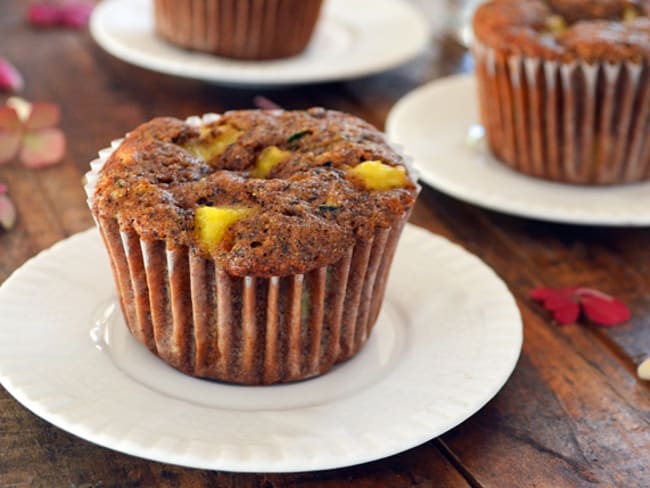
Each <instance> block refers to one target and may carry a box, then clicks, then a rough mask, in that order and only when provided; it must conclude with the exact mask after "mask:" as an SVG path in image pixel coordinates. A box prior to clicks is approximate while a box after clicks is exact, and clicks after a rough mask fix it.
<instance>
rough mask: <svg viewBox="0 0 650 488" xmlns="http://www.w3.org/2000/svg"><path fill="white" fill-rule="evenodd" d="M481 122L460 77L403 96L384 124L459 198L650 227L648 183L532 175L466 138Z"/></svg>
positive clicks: (436, 182) (569, 218) (530, 212)
mask: <svg viewBox="0 0 650 488" xmlns="http://www.w3.org/2000/svg"><path fill="white" fill-rule="evenodd" d="M478 123H479V114H478V100H477V89H476V81H475V79H474V77H473V76H468V75H459V76H452V77H449V78H443V79H440V80H436V81H433V82H431V83H429V84H427V85H424V86H422V87H420V88H418V89H416V90H415V91H413V92H412V93H410V94H408V95H406V96H405V97H404V98H402V99H401V100H400V101H399V102H398V103H397V104H396V105H395V106H394V107H393V109H392V110H391V112H390V114H389V116H388V120H387V122H386V130H387V133H388V137H389V138H390V140H391V141H393V142H396V143H398V144H401V145H403V146H404V147H405V150H406V152H407V153H408V154H409V155H410V156H412V157H413V158H414V159H415V162H416V167H417V168H418V170H419V171H420V179H421V180H422V181H424V182H425V183H427V184H428V185H430V186H432V187H433V188H435V189H437V190H440V191H442V192H444V193H447V194H449V195H451V196H453V197H456V198H458V199H460V200H464V201H466V202H469V203H473V204H475V205H478V206H481V207H485V208H489V209H491V210H496V211H499V212H503V213H507V214H512V215H518V216H521V217H531V218H535V219H539V220H548V221H553V222H563V223H570V224H586V225H607V226H647V225H650V183H635V184H628V185H614V186H603V187H594V186H592V187H588V186H578V185H568V184H563V183H554V182H551V181H546V180H542V179H537V178H531V177H529V176H526V175H523V174H520V173H517V172H515V171H513V170H511V169H510V168H508V167H507V166H505V165H504V164H501V163H500V162H499V161H497V160H496V159H495V158H494V157H493V156H492V154H491V153H490V151H489V150H488V148H487V144H485V141H481V142H479V143H475V144H468V133H469V131H470V129H472V128H474V129H476V128H477V124H478Z"/></svg>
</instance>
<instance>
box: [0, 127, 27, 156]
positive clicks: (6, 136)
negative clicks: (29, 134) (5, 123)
mask: <svg viewBox="0 0 650 488" xmlns="http://www.w3.org/2000/svg"><path fill="white" fill-rule="evenodd" d="M22 139H23V134H22V132H0V164H4V163H8V162H9V161H11V160H12V159H14V158H15V157H16V156H17V155H18V151H19V150H20V144H21V143H22Z"/></svg>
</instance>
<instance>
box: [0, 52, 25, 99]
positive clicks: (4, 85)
mask: <svg viewBox="0 0 650 488" xmlns="http://www.w3.org/2000/svg"><path fill="white" fill-rule="evenodd" d="M24 84H25V82H24V80H23V77H22V75H21V74H20V72H19V71H18V70H17V69H16V67H15V66H14V65H13V64H11V63H10V62H9V61H7V60H6V59H4V58H0V90H6V91H13V92H17V91H20V90H22V89H23V86H24Z"/></svg>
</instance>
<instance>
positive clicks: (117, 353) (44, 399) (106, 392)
mask: <svg viewBox="0 0 650 488" xmlns="http://www.w3.org/2000/svg"><path fill="white" fill-rule="evenodd" d="M105 254H106V253H105V251H104V248H103V246H102V244H101V240H100V238H99V235H98V233H97V231H96V230H94V229H92V230H88V231H86V232H83V233H80V234H77V235H75V236H72V237H70V238H69V239H66V240H65V241H62V242H60V243H58V244H56V245H55V246H54V247H52V248H51V249H49V250H47V251H45V252H43V253H41V254H40V255H38V256H37V257H36V258H34V259H32V260H30V261H29V262H28V263H27V264H25V265H24V266H23V267H22V268H20V269H19V270H18V271H16V272H15V273H14V274H13V275H12V276H11V277H10V278H9V279H8V280H7V281H6V282H5V283H4V284H3V285H2V286H1V287H0V317H2V327H0V381H1V382H2V385H3V386H4V387H5V388H6V389H7V390H8V391H9V393H11V394H12V395H13V396H14V397H15V398H16V399H17V400H18V401H19V402H21V403H22V404H23V405H25V406H26V407H27V408H29V409H30V410H31V411H32V412H34V413H35V414H36V415H38V416H40V417H42V418H44V419H45V420H47V421H49V422H51V423H52V424H54V425H56V426H58V427H60V428H62V429H64V430H67V431H68V432H71V433H73V434H76V435H78V436H79V437H82V438H84V439H87V440H89V441H91V442H94V443H96V444H99V445H102V446H106V447H109V448H111V449H115V450H118V451H122V452H125V453H128V454H132V455H134V456H140V457H143V458H147V459H153V460H157V461H161V462H166V463H173V464H179V465H184V466H191V467H197V468H204V469H219V470H230V471H249V472H290V471H312V470H320V469H329V468H336V467H342V466H348V465H353V464H358V463H363V462H366V461H371V460H374V459H379V458H382V457H385V456H389V455H392V454H395V453H397V452H400V451H403V450H405V449H408V448H411V447H413V446H417V445H419V444H421V443H423V442H426V441H427V440H429V439H431V438H433V437H435V436H438V435H440V434H442V433H443V432H445V431H447V430H449V429H451V428H452V427H454V426H455V425H457V424H459V423H460V422H462V421H463V420H465V419H466V418H467V417H469V416H470V415H472V414H473V413H474V412H476V411H477V410H478V409H479V408H481V407H482V406H483V405H484V404H485V403H486V402H487V401H488V400H489V399H490V398H492V397H493V396H494V395H495V394H496V393H497V392H498V391H499V389H500V388H501V386H502V385H503V384H504V382H505V381H506V379H507V378H508V376H509V375H510V373H511V372H512V370H513V368H514V366H515V363H516V361H517V358H518V356H519V352H520V349H521V343H522V325H521V318H520V315H519V311H518V309H517V306H516V305H515V301H514V299H513V297H512V295H511V294H510V293H509V291H508V289H507V288H506V286H505V285H504V283H503V282H502V281H501V280H500V279H499V278H498V277H497V276H496V275H495V273H494V272H493V271H492V270H491V269H490V268H488V267H487V266H486V265H485V264H483V263H482V262H481V261H480V260H479V259H478V258H476V257H475V256H473V255H471V254H469V253H467V252H466V251H464V250H463V249H461V248H460V247H458V246H456V245H454V244H451V243H449V242H448V241H446V240H445V239H443V238H441V237H437V236H434V235H432V234H430V233H428V232H427V231H424V230H422V229H419V228H417V227H414V226H407V228H406V229H405V231H404V234H403V236H402V240H401V241H400V245H399V248H398V251H397V255H396V258H395V263H394V267H393V272H392V275H391V278H390V282H389V285H388V291H387V296H386V301H385V305H384V308H383V310H382V313H381V315H380V318H379V321H378V323H377V324H376V327H375V330H374V331H373V333H372V336H371V338H370V340H369V341H368V343H367V344H366V346H365V347H364V349H363V350H362V351H361V352H360V353H359V354H358V355H357V356H356V357H354V358H353V359H352V360H350V361H348V362H346V363H344V364H342V365H339V366H338V367H336V368H335V369H334V370H333V371H331V372H330V373H328V374H326V375H324V376H322V377H319V378H315V379H312V380H308V381H303V382H300V383H294V384H289V385H280V386H267V387H245V386H233V385H227V384H223V383H217V382H210V381H205V380H200V379H196V378H191V377H189V376H185V375H183V374H181V373H179V372H177V371H176V370H174V369H172V368H171V367H168V366H166V365H165V364H164V363H163V362H162V361H160V360H159V359H158V358H157V357H155V356H153V355H152V354H151V353H149V351H147V350H146V349H145V348H144V347H143V346H141V345H140V344H139V343H137V342H136V341H135V340H134V339H133V338H132V337H131V336H130V334H129V333H128V332H127V329H126V326H125V325H124V323H123V319H122V316H121V314H120V313H119V312H117V311H116V308H117V307H116V305H115V296H114V291H113V290H114V289H113V282H112V278H111V273H110V270H109V264H108V260H107V258H106V255H105ZM425 262H426V263H427V265H426V266H423V265H422V263H425ZM35 303H37V304H38V305H35Z"/></svg>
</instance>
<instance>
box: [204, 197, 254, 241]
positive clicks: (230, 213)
mask: <svg viewBox="0 0 650 488" xmlns="http://www.w3.org/2000/svg"><path fill="white" fill-rule="evenodd" d="M254 211H255V210H254V209H252V208H248V207H199V208H198V209H197V210H196V214H195V215H194V228H195V230H196V233H197V235H198V237H199V242H200V243H201V245H202V246H203V248H204V249H206V250H208V251H213V250H214V249H216V247H217V246H218V245H219V243H220V242H221V240H222V239H223V236H224V235H225V233H226V231H227V230H228V228H229V227H230V226H231V225H232V224H234V223H235V222H237V221H239V220H241V219H243V218H245V217H248V216H249V215H252V214H253V213H254Z"/></svg>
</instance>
